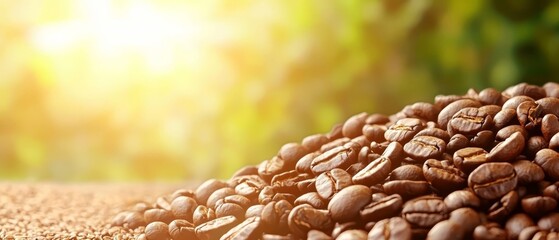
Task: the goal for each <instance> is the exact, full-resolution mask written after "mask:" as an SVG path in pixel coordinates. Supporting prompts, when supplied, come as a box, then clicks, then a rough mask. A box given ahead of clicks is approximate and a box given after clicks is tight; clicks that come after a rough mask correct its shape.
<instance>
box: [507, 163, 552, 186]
mask: <svg viewBox="0 0 559 240" xmlns="http://www.w3.org/2000/svg"><path fill="white" fill-rule="evenodd" d="M512 165H513V167H514V171H515V172H516V175H517V176H518V183H519V184H529V183H534V182H539V181H542V180H543V179H544V177H545V173H544V172H543V169H542V168H541V167H540V166H538V165H537V164H535V163H533V162H531V161H528V160H518V161H515V162H514V163H512Z"/></svg>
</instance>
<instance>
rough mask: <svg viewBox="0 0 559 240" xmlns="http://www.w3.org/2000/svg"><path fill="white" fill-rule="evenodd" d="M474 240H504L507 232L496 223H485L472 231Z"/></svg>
mask: <svg viewBox="0 0 559 240" xmlns="http://www.w3.org/2000/svg"><path fill="white" fill-rule="evenodd" d="M473 237H474V240H506V239H507V232H506V231H505V230H504V229H503V228H501V226H499V224H498V223H486V224H483V225H479V226H477V227H476V228H475V229H474V234H473Z"/></svg>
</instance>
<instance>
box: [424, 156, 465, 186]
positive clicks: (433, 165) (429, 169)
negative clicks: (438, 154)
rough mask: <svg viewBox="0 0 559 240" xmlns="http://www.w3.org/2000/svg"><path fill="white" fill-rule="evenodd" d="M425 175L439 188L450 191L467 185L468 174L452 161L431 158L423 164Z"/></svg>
mask: <svg viewBox="0 0 559 240" xmlns="http://www.w3.org/2000/svg"><path fill="white" fill-rule="evenodd" d="M423 176H425V179H427V181H428V182H429V183H430V184H431V185H432V186H433V187H435V188H436V189H437V190H439V191H441V192H450V191H453V190H457V189H461V188H463V187H464V186H465V185H466V174H464V173H463V172H462V171H460V169H458V168H456V167H454V166H453V165H452V163H451V162H450V161H447V160H443V161H439V160H435V159H429V160H427V161H425V163H424V164H423Z"/></svg>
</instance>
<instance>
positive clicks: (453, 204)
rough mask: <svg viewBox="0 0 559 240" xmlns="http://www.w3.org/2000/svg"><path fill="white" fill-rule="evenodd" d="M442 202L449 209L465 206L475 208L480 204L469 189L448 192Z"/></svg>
mask: <svg viewBox="0 0 559 240" xmlns="http://www.w3.org/2000/svg"><path fill="white" fill-rule="evenodd" d="M444 204H445V205H446V207H447V209H448V210H449V211H454V210H455V209H458V208H465V207H471V208H474V209H477V208H478V207H479V206H480V205H481V201H480V200H479V198H478V197H477V196H476V195H475V194H474V193H473V192H471V191H469V190H458V191H454V192H452V193H450V194H448V195H447V196H446V197H445V199H444Z"/></svg>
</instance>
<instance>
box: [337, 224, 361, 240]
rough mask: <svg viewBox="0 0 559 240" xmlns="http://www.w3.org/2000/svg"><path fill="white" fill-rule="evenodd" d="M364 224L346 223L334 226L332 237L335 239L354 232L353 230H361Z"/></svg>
mask: <svg viewBox="0 0 559 240" xmlns="http://www.w3.org/2000/svg"><path fill="white" fill-rule="evenodd" d="M362 227H363V226H362V224H361V223H358V222H345V223H336V224H334V229H332V234H331V236H332V237H333V238H336V239H337V238H338V236H340V234H341V233H343V232H345V231H348V230H352V229H360V228H362Z"/></svg>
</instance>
